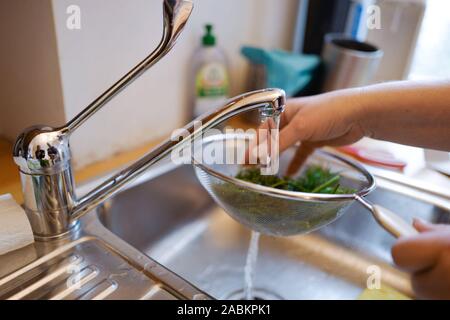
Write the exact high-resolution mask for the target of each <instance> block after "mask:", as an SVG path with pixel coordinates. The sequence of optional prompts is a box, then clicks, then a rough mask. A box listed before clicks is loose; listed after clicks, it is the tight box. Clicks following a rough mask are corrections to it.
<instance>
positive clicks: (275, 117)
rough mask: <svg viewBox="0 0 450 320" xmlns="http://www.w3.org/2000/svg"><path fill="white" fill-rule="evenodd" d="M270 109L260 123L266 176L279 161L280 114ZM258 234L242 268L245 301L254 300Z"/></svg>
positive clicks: (252, 242)
mask: <svg viewBox="0 0 450 320" xmlns="http://www.w3.org/2000/svg"><path fill="white" fill-rule="evenodd" d="M272 112H273V110H272V109H267V110H262V112H261V116H262V123H263V124H264V125H263V126H264V127H265V128H266V130H267V131H266V132H265V135H266V137H265V143H266V155H267V161H266V165H267V167H268V168H267V167H266V169H268V170H267V171H265V172H266V174H276V173H278V169H279V168H278V166H279V163H278V160H279V153H278V152H279V149H278V146H279V141H278V138H279V127H280V114H279V113H272ZM260 235H261V234H260V233H259V232H256V231H252V233H251V237H250V245H249V247H248V252H247V260H246V263H245V268H244V281H245V282H244V298H245V299H246V300H254V299H255V297H254V294H253V283H254V278H255V266H256V261H257V259H258V249H259V238H260Z"/></svg>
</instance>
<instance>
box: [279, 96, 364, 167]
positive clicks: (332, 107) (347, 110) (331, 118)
mask: <svg viewBox="0 0 450 320" xmlns="http://www.w3.org/2000/svg"><path fill="white" fill-rule="evenodd" d="M359 90H360V89H348V90H340V91H334V92H330V93H326V94H321V95H317V96H310V97H302V98H295V99H290V100H288V102H287V106H286V110H285V111H284V112H283V113H282V115H281V131H280V152H282V151H284V150H285V149H287V148H288V147H290V146H291V145H294V144H295V143H297V142H298V141H300V142H301V145H300V147H299V149H298V150H297V152H296V155H295V156H294V158H293V160H292V162H291V164H290V166H289V168H288V170H287V173H286V174H287V175H292V174H294V173H295V172H296V171H297V170H298V169H299V167H300V166H301V165H302V164H303V162H304V161H305V160H306V158H307V157H308V156H309V155H310V154H311V153H312V152H313V151H314V149H315V148H319V147H322V146H342V145H347V144H351V143H353V142H356V141H358V140H359V139H361V138H362V137H363V136H364V135H365V132H364V130H363V128H362V126H361V125H360V120H359V117H360V115H361V114H362V107H361V105H360V104H359V99H358V98H359V95H360V91H359Z"/></svg>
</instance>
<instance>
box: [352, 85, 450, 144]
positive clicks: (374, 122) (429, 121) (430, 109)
mask: <svg viewBox="0 0 450 320" xmlns="http://www.w3.org/2000/svg"><path fill="white" fill-rule="evenodd" d="M357 94H359V97H358V99H357V100H358V103H359V110H360V112H359V114H358V121H359V122H360V125H361V127H362V128H363V130H364V132H365V134H366V135H367V136H370V137H372V138H375V139H381V140H389V141H394V142H399V143H403V144H409V145H414V146H420V147H425V148H431V149H439V150H446V151H450V81H433V82H411V81H408V82H406V81H402V82H390V83H385V84H378V85H373V86H368V87H364V88H362V89H359V92H358V93H357Z"/></svg>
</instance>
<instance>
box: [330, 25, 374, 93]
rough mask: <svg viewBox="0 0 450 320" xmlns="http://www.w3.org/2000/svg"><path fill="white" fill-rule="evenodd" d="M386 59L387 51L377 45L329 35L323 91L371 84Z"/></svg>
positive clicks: (338, 35) (342, 36) (343, 36)
mask: <svg viewBox="0 0 450 320" xmlns="http://www.w3.org/2000/svg"><path fill="white" fill-rule="evenodd" d="M382 57H383V51H382V50H380V49H379V48H377V47H376V46H375V45H373V44H370V43H367V42H361V41H358V40H355V39H352V38H350V37H348V36H346V35H342V34H327V35H326V36H325V44H324V48H323V50H322V59H323V62H324V67H325V77H324V84H323V91H331V90H337V89H344V88H352V87H360V86H365V85H368V84H370V83H371V80H372V79H373V77H374V75H375V73H376V71H377V69H378V66H379V64H380V61H381V58H382Z"/></svg>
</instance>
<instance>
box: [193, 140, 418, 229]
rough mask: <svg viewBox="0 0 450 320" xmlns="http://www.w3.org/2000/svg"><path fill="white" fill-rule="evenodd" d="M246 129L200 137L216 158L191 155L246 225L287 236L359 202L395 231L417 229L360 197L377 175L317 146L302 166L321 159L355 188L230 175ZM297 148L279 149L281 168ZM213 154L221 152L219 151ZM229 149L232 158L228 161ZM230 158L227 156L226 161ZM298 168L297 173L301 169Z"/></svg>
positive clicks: (204, 179)
mask: <svg viewBox="0 0 450 320" xmlns="http://www.w3.org/2000/svg"><path fill="white" fill-rule="evenodd" d="M250 139H251V136H249V135H247V134H243V133H240V134H233V133H231V134H218V135H213V136H209V137H207V138H204V139H203V141H202V145H203V148H202V150H201V152H204V150H208V152H211V150H214V151H215V153H216V157H215V161H214V163H205V161H202V159H204V157H203V156H204V155H203V154H200V152H197V153H195V156H194V157H193V159H192V161H193V164H194V167H195V172H196V174H197V177H198V179H199V181H200V183H201V184H202V185H203V187H204V188H205V189H206V190H207V191H208V193H209V194H210V195H211V196H212V198H213V199H214V200H215V201H216V202H217V204H218V205H219V206H221V207H222V208H223V209H224V210H225V211H226V212H227V213H228V214H229V215H230V216H231V217H232V218H234V219H235V220H237V221H238V222H240V223H242V224H243V225H245V226H247V227H249V228H250V229H252V230H254V231H257V232H260V233H263V234H268V235H275V236H289V235H295V234H302V233H307V232H311V231H314V230H316V229H319V228H321V227H323V226H325V225H327V224H329V223H331V222H333V221H334V220H336V219H337V218H339V217H340V216H341V215H342V214H344V213H345V209H346V208H347V207H348V206H349V205H350V204H352V203H353V201H355V200H356V201H358V202H360V203H361V204H362V205H363V207H364V208H366V209H368V210H369V211H370V212H371V213H372V215H373V217H374V218H375V219H376V220H377V222H378V223H379V224H380V225H381V226H382V227H383V228H384V229H386V230H387V231H388V232H390V233H391V234H392V235H394V236H395V237H400V236H405V235H411V234H415V233H416V232H417V231H416V230H415V229H414V228H413V227H412V226H411V225H410V224H408V223H407V222H406V221H404V220H403V219H402V218H400V217H399V216H397V215H396V214H395V213H393V212H391V211H389V210H387V209H385V208H383V207H381V206H378V205H375V204H372V203H370V202H369V201H368V200H367V199H365V198H364V197H365V196H366V195H367V194H369V193H370V192H371V191H372V190H374V189H375V179H374V177H373V176H372V174H370V173H369V172H368V171H367V170H366V169H365V168H364V167H362V166H361V165H359V164H357V163H355V162H354V161H352V160H350V159H348V158H346V157H343V156H341V155H337V154H334V153H331V152H327V151H324V150H316V151H315V152H314V153H313V154H312V155H311V156H309V158H308V159H307V161H306V164H305V165H304V167H308V166H309V165H321V166H323V167H327V168H329V169H330V170H332V171H333V172H337V173H339V174H340V176H341V185H343V186H346V187H349V188H352V189H354V190H357V191H356V192H355V193H353V194H319V193H304V192H295V191H287V190H281V189H276V188H271V187H266V186H261V185H258V184H254V183H250V182H246V181H243V180H239V179H237V178H234V177H235V176H236V174H237V173H238V172H239V171H240V170H241V169H242V165H240V164H239V163H238V161H237V160H239V155H242V154H243V152H245V150H246V149H247V148H248V145H249V141H250ZM294 153H295V148H294V147H292V148H290V149H288V150H287V151H285V152H283V153H282V154H281V155H280V159H279V166H280V172H283V169H284V168H287V167H288V165H289V163H290V161H291V159H292V157H293V156H294ZM217 154H219V156H218V157H217ZM230 154H231V155H233V157H234V160H235V162H234V163H230V161H229V159H230ZM226 160H228V161H226ZM301 174H302V171H300V172H299V173H298V175H301Z"/></svg>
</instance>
